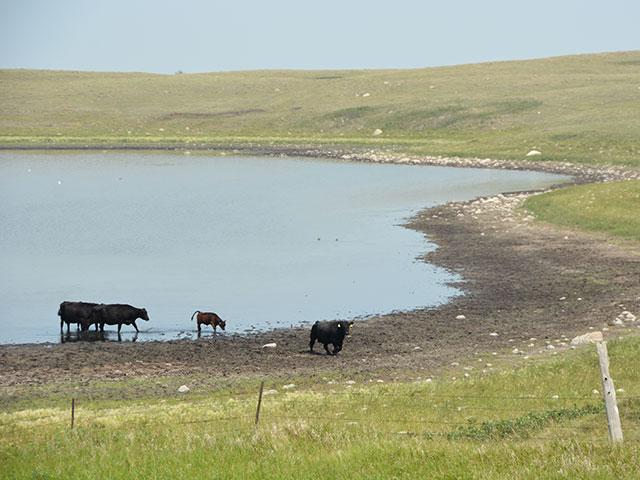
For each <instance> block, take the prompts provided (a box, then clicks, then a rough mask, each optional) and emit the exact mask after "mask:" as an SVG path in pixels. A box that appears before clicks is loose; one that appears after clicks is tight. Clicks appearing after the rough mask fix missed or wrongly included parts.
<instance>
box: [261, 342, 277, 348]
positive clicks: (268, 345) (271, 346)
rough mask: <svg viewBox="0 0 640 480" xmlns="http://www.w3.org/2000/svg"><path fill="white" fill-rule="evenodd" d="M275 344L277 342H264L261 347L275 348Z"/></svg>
mask: <svg viewBox="0 0 640 480" xmlns="http://www.w3.org/2000/svg"><path fill="white" fill-rule="evenodd" d="M277 346H278V344H277V343H265V344H264V345H262V348H276V347H277Z"/></svg>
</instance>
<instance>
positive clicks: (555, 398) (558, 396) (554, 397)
mask: <svg viewBox="0 0 640 480" xmlns="http://www.w3.org/2000/svg"><path fill="white" fill-rule="evenodd" d="M551 398H553V399H554V400H557V399H559V398H560V395H553V396H552V397H551Z"/></svg>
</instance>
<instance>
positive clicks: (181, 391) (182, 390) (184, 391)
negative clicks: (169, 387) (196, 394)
mask: <svg viewBox="0 0 640 480" xmlns="http://www.w3.org/2000/svg"><path fill="white" fill-rule="evenodd" d="M189 390H191V389H190V388H189V387H187V386H186V385H181V386H180V388H178V393H187V392H188V391H189Z"/></svg>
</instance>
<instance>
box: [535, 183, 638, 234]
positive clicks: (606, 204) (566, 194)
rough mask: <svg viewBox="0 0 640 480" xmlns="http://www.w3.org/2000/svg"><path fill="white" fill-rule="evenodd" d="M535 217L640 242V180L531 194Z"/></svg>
mask: <svg viewBox="0 0 640 480" xmlns="http://www.w3.org/2000/svg"><path fill="white" fill-rule="evenodd" d="M525 207H526V208H527V209H529V210H530V211H532V212H533V213H534V215H535V216H536V218H538V219H540V220H543V221H546V222H551V223H555V224H558V225H564V226H567V227H577V228H580V229H584V230H591V231H596V232H604V233H609V234H612V235H615V236H618V237H622V238H626V239H629V240H635V241H638V242H640V182H638V181H634V182H613V183H604V184H598V185H580V186H576V187H571V188H564V189H561V190H556V191H553V192H549V193H546V194H544V195H536V196H533V197H530V198H528V199H527V200H526V202H525Z"/></svg>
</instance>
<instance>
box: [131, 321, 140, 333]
mask: <svg viewBox="0 0 640 480" xmlns="http://www.w3.org/2000/svg"><path fill="white" fill-rule="evenodd" d="M131 325H133V328H135V329H136V333H140V330H138V326H137V325H136V321H135V320H134V321H133V323H132V324H131Z"/></svg>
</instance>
